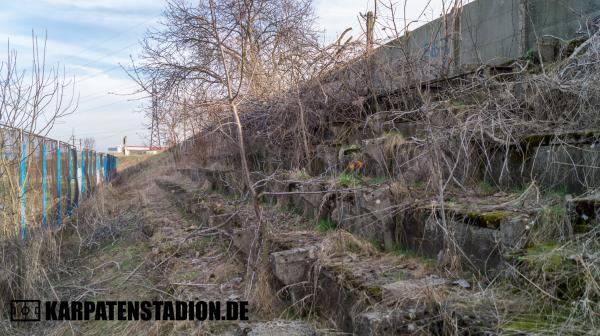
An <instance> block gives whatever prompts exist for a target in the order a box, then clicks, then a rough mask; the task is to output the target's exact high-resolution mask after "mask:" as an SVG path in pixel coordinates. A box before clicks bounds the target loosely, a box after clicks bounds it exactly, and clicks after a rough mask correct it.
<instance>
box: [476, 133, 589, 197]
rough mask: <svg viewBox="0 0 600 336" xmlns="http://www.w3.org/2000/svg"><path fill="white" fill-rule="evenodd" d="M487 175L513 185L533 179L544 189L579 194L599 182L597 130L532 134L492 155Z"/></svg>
mask: <svg viewBox="0 0 600 336" xmlns="http://www.w3.org/2000/svg"><path fill="white" fill-rule="evenodd" d="M487 177H488V178H489V179H491V180H492V181H493V182H494V183H497V184H499V185H501V186H506V187H514V186H519V185H524V184H528V183H530V182H531V181H532V180H535V181H537V182H539V183H540V185H541V186H543V187H545V188H550V189H554V188H560V189H561V190H564V191H567V192H569V193H581V192H584V191H586V190H587V189H588V188H590V187H594V186H598V185H600V133H599V132H581V133H572V134H562V135H553V134H547V135H535V136H531V137H529V138H527V139H524V140H523V142H522V144H521V146H512V147H510V151H509V152H508V153H506V151H505V150H502V149H498V150H497V151H495V152H494V153H493V155H492V159H491V165H490V167H489V172H488V174H487Z"/></svg>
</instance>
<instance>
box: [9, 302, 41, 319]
mask: <svg viewBox="0 0 600 336" xmlns="http://www.w3.org/2000/svg"><path fill="white" fill-rule="evenodd" d="M40 305H41V301H40V300H12V301H10V320H11V321H24V322H37V321H40Z"/></svg>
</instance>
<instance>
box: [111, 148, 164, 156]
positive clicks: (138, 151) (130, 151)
mask: <svg viewBox="0 0 600 336" xmlns="http://www.w3.org/2000/svg"><path fill="white" fill-rule="evenodd" d="M167 149H168V147H158V146H152V147H149V146H123V145H119V146H117V147H109V148H108V152H109V153H111V154H120V155H125V156H129V155H143V154H151V155H154V154H158V153H160V152H164V151H166V150H167Z"/></svg>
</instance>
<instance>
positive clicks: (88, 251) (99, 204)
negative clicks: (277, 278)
mask: <svg viewBox="0 0 600 336" xmlns="http://www.w3.org/2000/svg"><path fill="white" fill-rule="evenodd" d="M168 161H169V160H168V158H164V157H163V158H158V157H157V158H153V159H151V162H150V163H149V164H148V165H147V166H146V167H145V169H142V170H140V171H138V172H136V173H133V174H130V175H129V176H128V178H127V179H123V180H121V181H120V182H119V183H117V184H116V185H114V186H112V187H108V188H105V189H104V190H102V191H99V192H98V193H97V195H95V196H94V198H93V199H90V200H88V201H86V202H85V204H84V205H83V206H82V207H81V209H80V211H79V218H78V221H75V222H74V223H73V227H72V228H70V229H67V230H65V232H64V235H63V237H64V238H63V239H64V240H63V244H62V246H63V248H62V249H63V254H64V257H63V262H62V264H61V266H60V267H58V268H57V270H56V272H53V273H52V274H50V275H49V280H50V283H51V284H52V287H53V289H52V290H53V293H55V294H53V295H51V296H54V297H55V298H56V297H59V298H60V299H61V300H69V301H74V300H82V301H83V300H87V301H98V300H131V301H144V300H146V301H153V300H165V301H176V300H182V301H197V300H203V301H211V300H215V301H222V302H224V301H227V300H245V297H244V286H245V282H244V272H245V269H246V266H245V265H244V263H243V262H241V261H240V259H241V258H239V257H238V256H236V253H235V251H234V249H233V248H232V247H231V240H229V239H223V237H222V235H221V233H220V232H219V231H216V230H206V227H202V225H203V223H201V222H200V221H198V220H197V219H195V218H193V217H192V216H190V215H189V214H187V213H186V212H185V211H184V210H183V209H182V208H181V207H179V206H178V205H177V204H176V202H174V201H173V199H172V198H171V197H169V195H168V193H167V192H165V191H163V190H161V189H160V188H158V187H157V185H156V183H155V181H156V179H158V178H161V179H164V178H168V179H174V180H177V179H180V178H181V177H180V176H178V175H177V173H176V171H175V170H174V168H173V165H172V164H170V163H169V162H168ZM226 201H227V200H226V199H225V198H223V199H222V202H226ZM77 223H78V225H77ZM49 299H51V298H49ZM250 318H251V319H252V320H260V319H261V316H259V315H258V314H256V313H254V312H252V311H250ZM39 327H42V329H43V333H44V334H53V335H65V334H72V333H75V334H85V335H107V334H120V335H146V334H148V335H188V334H195V335H213V334H214V335H221V334H231V335H235V334H239V333H240V332H243V329H247V328H246V327H244V325H242V326H241V327H240V326H239V325H238V322H227V321H211V322H204V323H203V322H199V321H180V322H167V321H150V322H145V321H133V322H121V321H90V322H71V323H67V322H60V323H59V322H53V323H50V322H48V323H45V324H40V325H39ZM298 328H300V329H298V330H302V328H303V326H301V325H299V326H298ZM269 330H271V331H270V332H266V333H259V334H271V332H273V330H276V328H275V329H273V328H271V329H269ZM36 331H37V332H42V331H41V329H38V328H35V329H33V330H29V332H36ZM274 334H278V333H277V332H275V333H274ZM300 334H304V333H300Z"/></svg>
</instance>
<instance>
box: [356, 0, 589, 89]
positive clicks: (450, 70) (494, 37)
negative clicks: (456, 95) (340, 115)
mask: <svg viewBox="0 0 600 336" xmlns="http://www.w3.org/2000/svg"><path fill="white" fill-rule="evenodd" d="M457 15H458V17H455V16H454V15H448V16H446V17H442V18H439V19H436V20H434V21H432V22H430V23H428V24H426V25H424V26H421V27H419V28H417V29H415V30H414V31H412V32H410V33H409V34H408V36H405V37H401V38H399V39H397V40H394V41H391V42H389V43H387V44H385V45H383V46H381V47H380V48H377V49H376V50H375V51H374V53H373V55H372V57H370V59H369V60H368V61H367V63H368V65H366V66H365V69H368V70H367V71H369V72H370V74H371V75H370V78H372V86H373V87H374V88H375V93H376V94H383V93H387V92H390V91H394V90H398V89H401V88H403V87H406V86H411V85H414V84H415V83H416V82H419V81H430V80H434V79H439V78H443V77H445V76H447V75H452V74H459V73H461V72H464V71H467V70H469V69H473V68H474V67H476V66H479V65H482V64H488V65H501V64H503V63H506V62H508V61H511V60H515V59H518V58H521V57H524V56H525V55H526V54H527V52H528V51H529V50H536V49H537V47H538V43H539V42H540V40H541V39H542V38H544V37H553V38H557V39H560V40H563V41H568V40H571V39H573V38H576V37H581V36H585V35H586V34H587V35H588V36H589V34H590V33H593V31H590V30H589V29H587V28H591V25H589V22H591V21H592V20H593V19H597V18H600V0H478V1H475V2H471V3H469V4H467V5H465V6H464V7H463V8H461V9H460V11H459V13H457ZM367 77H369V76H367Z"/></svg>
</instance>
